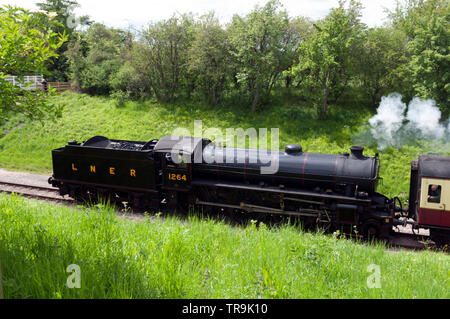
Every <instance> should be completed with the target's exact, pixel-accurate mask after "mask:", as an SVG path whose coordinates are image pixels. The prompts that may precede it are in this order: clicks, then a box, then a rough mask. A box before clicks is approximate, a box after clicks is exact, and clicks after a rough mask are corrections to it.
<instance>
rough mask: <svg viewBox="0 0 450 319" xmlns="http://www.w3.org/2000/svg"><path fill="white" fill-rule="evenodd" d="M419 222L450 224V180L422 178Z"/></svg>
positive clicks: (437, 224)
mask: <svg viewBox="0 0 450 319" xmlns="http://www.w3.org/2000/svg"><path fill="white" fill-rule="evenodd" d="M419 224H422V225H433V226H443V227H448V226H450V180H444V179H436V178H426V177H423V178H422V184H421V196H420V210H419Z"/></svg>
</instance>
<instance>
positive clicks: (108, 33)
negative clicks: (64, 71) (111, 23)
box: [66, 23, 132, 94]
mask: <svg viewBox="0 0 450 319" xmlns="http://www.w3.org/2000/svg"><path fill="white" fill-rule="evenodd" d="M131 43H132V36H131V35H130V34H129V33H128V32H125V31H122V30H117V29H114V28H108V27H106V26H105V25H103V24H99V23H95V24H93V25H91V26H90V27H89V29H88V30H87V31H86V32H85V33H81V34H79V36H78V39H77V41H75V42H73V43H72V44H70V45H69V49H68V51H67V52H66V55H67V57H68V59H69V63H70V79H71V81H72V82H73V83H74V85H76V86H78V87H80V88H81V89H83V90H85V91H87V92H89V93H91V94H109V93H110V92H111V91H112V84H111V81H112V80H113V79H114V77H115V75H116V73H117V72H118V71H119V69H120V68H121V66H122V64H123V63H124V62H125V55H126V52H127V50H128V49H129V47H130V46H131Z"/></svg>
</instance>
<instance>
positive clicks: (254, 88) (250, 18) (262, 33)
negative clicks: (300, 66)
mask: <svg viewBox="0 0 450 319" xmlns="http://www.w3.org/2000/svg"><path fill="white" fill-rule="evenodd" d="M280 6H281V4H280V2H279V1H276V0H271V1H269V2H267V4H266V5H265V6H264V7H260V8H258V7H257V8H256V9H255V10H253V11H252V12H251V13H249V14H248V15H247V16H245V17H240V16H237V15H235V16H234V17H233V21H232V24H231V26H230V31H229V32H230V43H231V46H232V54H233V56H234V57H235V63H236V64H237V74H236V78H237V80H238V82H239V83H242V84H243V85H245V89H246V91H247V92H248V93H250V94H251V100H252V102H251V110H252V112H255V110H256V106H257V105H258V102H259V100H260V98H261V97H262V98H265V99H267V98H268V97H269V95H270V92H271V90H272V88H273V86H274V85H275V83H276V81H277V80H278V78H279V77H280V75H281V74H282V71H283V70H285V69H286V68H287V67H289V66H290V65H291V62H292V56H290V55H289V53H290V50H289V48H286V46H290V45H291V41H290V40H291V39H287V38H286V37H289V36H290V33H289V32H287V31H288V28H289V18H288V15H287V12H286V11H281V10H280ZM294 41H295V40H294ZM289 58H291V59H289Z"/></svg>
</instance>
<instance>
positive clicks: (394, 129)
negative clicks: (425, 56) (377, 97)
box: [369, 93, 450, 151]
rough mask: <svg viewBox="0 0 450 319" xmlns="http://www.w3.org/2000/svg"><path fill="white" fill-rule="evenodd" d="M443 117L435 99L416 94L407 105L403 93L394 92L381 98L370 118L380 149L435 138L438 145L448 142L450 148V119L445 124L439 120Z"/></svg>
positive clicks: (373, 135)
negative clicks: (375, 111)
mask: <svg viewBox="0 0 450 319" xmlns="http://www.w3.org/2000/svg"><path fill="white" fill-rule="evenodd" d="M406 110H408V111H407V113H406V114H405V111H406ZM440 119H441V111H440V110H439V108H438V107H437V106H436V102H435V101H434V100H422V99H420V98H418V97H415V98H413V99H412V101H411V102H410V103H409V104H408V108H407V107H406V104H405V103H403V102H402V96H401V95H400V94H398V93H391V94H389V95H388V96H383V97H382V98H381V103H380V106H379V107H378V109H377V114H376V115H375V116H373V117H372V118H371V119H370V120H369V124H370V126H371V129H370V133H371V136H372V138H373V139H375V140H376V143H377V145H378V148H379V149H381V150H383V149H385V148H387V147H391V146H394V147H400V146H402V145H405V144H409V143H414V142H417V141H418V140H428V141H432V142H433V144H435V145H437V146H438V147H439V146H444V145H445V147H446V148H448V147H447V146H448V145H449V144H448V141H449V137H450V122H449V123H448V126H447V127H446V126H445V125H443V124H441V123H439V121H440ZM437 151H439V150H437Z"/></svg>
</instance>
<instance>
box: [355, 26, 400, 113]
mask: <svg viewBox="0 0 450 319" xmlns="http://www.w3.org/2000/svg"><path fill="white" fill-rule="evenodd" d="M407 45H408V42H407V39H406V37H405V35H404V33H403V32H400V31H398V30H396V29H393V28H391V27H385V28H383V27H378V28H371V29H368V30H366V31H365V32H364V42H363V44H362V46H361V47H360V50H359V51H356V52H355V53H356V55H355V56H356V59H355V60H357V61H358V70H359V77H360V79H361V82H362V87H363V88H364V90H365V92H366V94H367V96H368V97H369V99H370V101H371V105H372V107H375V106H376V103H377V101H378V100H379V98H381V96H382V95H383V94H385V93H389V92H388V91H390V92H392V91H401V90H402V83H403V81H404V80H403V79H402V78H401V77H400V76H401V75H402V74H404V72H403V70H402V69H404V68H405V67H406V66H407V63H408V48H407Z"/></svg>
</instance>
